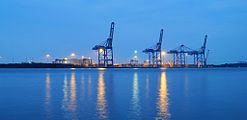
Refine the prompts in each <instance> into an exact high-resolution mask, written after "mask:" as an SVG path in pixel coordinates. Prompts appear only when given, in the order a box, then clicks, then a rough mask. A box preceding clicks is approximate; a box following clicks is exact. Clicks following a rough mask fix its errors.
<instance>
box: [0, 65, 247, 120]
mask: <svg viewBox="0 0 247 120" xmlns="http://www.w3.org/2000/svg"><path fill="white" fill-rule="evenodd" d="M246 72H247V69H172V70H171V69H168V70H157V69H135V70H133V69H124V70H123V69H121V70H120V69H105V70H102V71H101V70H97V69H90V70H85V69H84V70H81V69H75V70H70V69H52V70H51V69H49V70H47V69H31V70H29V69H25V70H23V69H11V70H10V69H2V70H0V106H1V107H0V113H1V114H0V118H1V119H3V120H10V119H24V120H25V119H36V118H37V119H38V120H46V119H47V120H51V119H52V120H53V119H58V120H77V119H78V120H88V119H89V120H100V119H109V120H126V119H134V120H135V119H143V120H156V119H157V120H158V119H160V120H162V119H163V120H166V119H182V120H183V119H186V120H191V119H201V118H203V119H206V120H209V119H219V120H221V119H222V120H226V119H246V112H245V111H247V105H246V104H245V103H246V101H247V96H246V94H247V92H246V91H247V80H246ZM113 76H114V77H113ZM202 116H203V117H202Z"/></svg>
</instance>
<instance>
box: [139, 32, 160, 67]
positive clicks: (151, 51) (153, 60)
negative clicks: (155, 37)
mask: <svg viewBox="0 0 247 120" xmlns="http://www.w3.org/2000/svg"><path fill="white" fill-rule="evenodd" d="M163 31H164V30H163V29H161V30H160V37H159V41H158V43H156V44H155V45H154V46H152V47H149V48H146V49H145V50H143V51H142V52H143V53H146V54H148V63H149V66H153V67H160V66H161V64H162V59H161V47H162V40H163Z"/></svg>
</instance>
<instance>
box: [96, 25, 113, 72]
mask: <svg viewBox="0 0 247 120" xmlns="http://www.w3.org/2000/svg"><path fill="white" fill-rule="evenodd" d="M114 25H115V23H114V22H112V23H111V27H110V34H109V37H108V38H107V40H106V41H104V42H102V43H101V44H98V45H95V46H94V47H93V48H92V50H95V51H97V53H98V66H101V67H112V66H113V64H114V62H113V61H114V59H113V46H112V42H113V34H114Z"/></svg>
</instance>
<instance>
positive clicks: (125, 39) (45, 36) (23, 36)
mask: <svg viewBox="0 0 247 120" xmlns="http://www.w3.org/2000/svg"><path fill="white" fill-rule="evenodd" d="M0 16H1V17H0V18H1V19H0V41H1V42H0V46H1V47H0V56H2V58H1V59H0V62H11V61H12V60H14V61H16V62H21V61H25V58H26V57H29V58H32V59H34V60H36V61H42V60H43V59H44V55H45V54H46V53H49V54H51V55H52V57H53V58H61V57H65V56H68V55H69V54H70V53H71V52H75V53H76V54H77V55H78V56H90V57H92V58H96V54H95V53H94V52H93V51H92V50H91V48H92V47H93V46H94V45H95V44H98V43H101V42H102V41H104V40H106V38H107V36H108V34H109V27H110V23H111V22H112V21H114V22H115V23H116V26H115V27H116V28H115V34H114V41H113V42H114V43H113V44H114V57H115V59H116V62H127V61H128V60H129V59H130V58H131V57H132V56H133V51H134V50H137V51H139V53H138V56H139V57H140V59H141V60H144V59H146V58H147V57H146V55H145V54H143V53H141V51H142V50H143V49H145V48H147V47H150V46H152V45H153V44H155V43H156V42H157V41H158V37H159V31H160V29H161V28H164V43H163V45H162V47H163V49H165V50H171V49H173V48H176V47H177V46H179V45H180V44H185V45H186V46H189V47H190V48H193V49H196V48H199V47H200V46H201V45H202V42H203V38H204V35H205V34H208V36H209V37H208V49H210V50H211V52H210V55H209V62H210V63H224V62H235V61H242V60H247V53H246V50H245V49H246V44H247V36H246V31H247V22H246V18H247V2H246V1H244V0H207V1H200V0H152V1H148V0H121V1H120V0H1V1H0Z"/></svg>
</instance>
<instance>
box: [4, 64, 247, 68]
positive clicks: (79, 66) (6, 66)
mask: <svg viewBox="0 0 247 120" xmlns="http://www.w3.org/2000/svg"><path fill="white" fill-rule="evenodd" d="M246 67H247V63H231V64H220V65H213V64H211V65H207V66H203V67H198V66H195V65H186V66H172V67H170V66H158V67H157V66H155V67H153V66H141V65H139V66H111V67H104V66H82V65H73V64H53V63H8V64H0V68H114V69H121V68H143V69H150V68H153V69H162V68H198V69H200V68H246Z"/></svg>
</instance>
